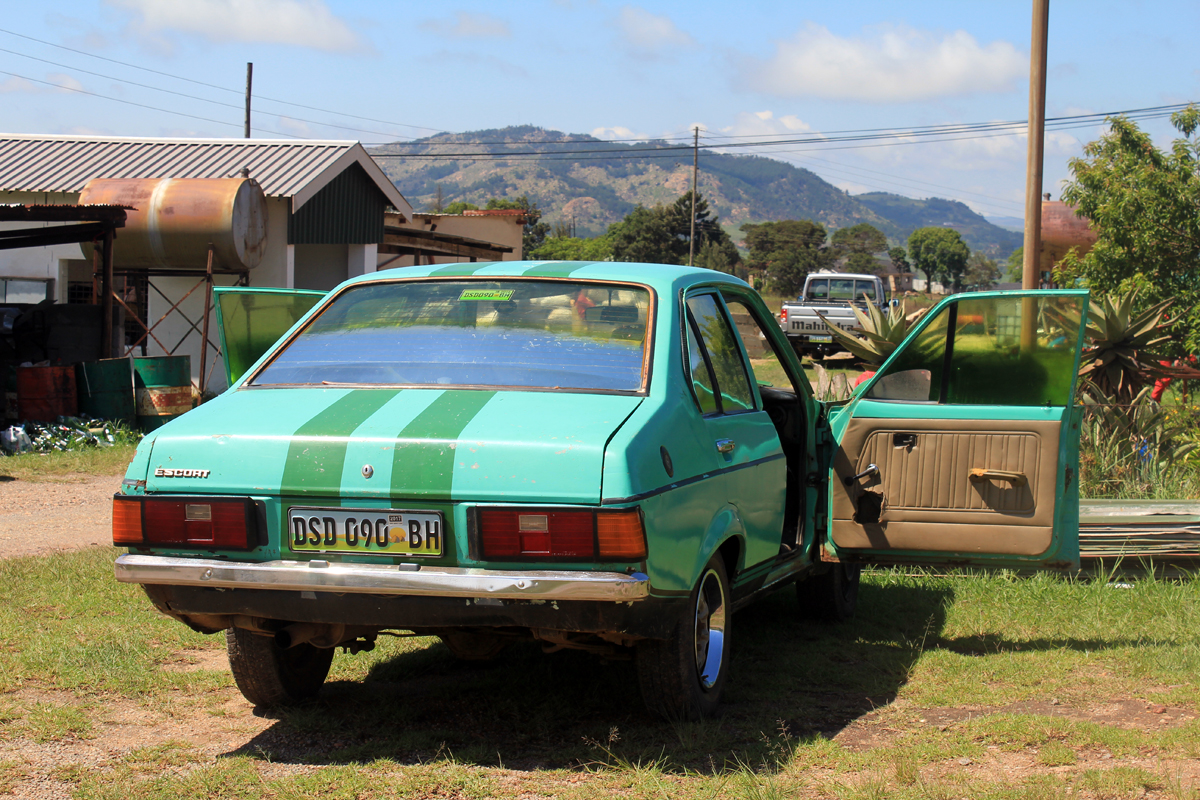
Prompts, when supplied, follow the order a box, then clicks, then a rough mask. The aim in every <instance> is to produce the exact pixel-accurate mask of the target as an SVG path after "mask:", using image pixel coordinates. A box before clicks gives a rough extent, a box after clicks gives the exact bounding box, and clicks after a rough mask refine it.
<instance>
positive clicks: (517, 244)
mask: <svg viewBox="0 0 1200 800" xmlns="http://www.w3.org/2000/svg"><path fill="white" fill-rule="evenodd" d="M524 220H525V218H524V217H521V216H516V215H479V216H474V215H472V216H465V215H458V214H413V218H412V220H411V221H409V222H408V223H407V224H404V225H401V227H405V228H416V229H418V230H425V231H428V230H435V231H437V232H438V233H448V234H451V235H453V236H465V237H467V238H469V239H478V240H480V241H484V242H491V243H492V244H499V245H504V246H506V247H511V248H512V252H511V253H505V254H504V255H503V256H501V257H500V258H498V259H497V260H499V261H520V260H521V259H522V258H524V256H523V255H522V252H521V236H522V235H523V234H524V232H525V222H524ZM465 260H466V259H463V258H459V257H457V256H435V257H434V258H433V259H432V263H434V264H453V263H455V262H457V261H465ZM379 262H380V269H392V268H394V267H411V266H413V263H414V259H413V257H412V256H400V257H399V258H396V257H395V256H391V255H386V254H381V255H380V256H379ZM421 263H422V264H429V263H431V260H430V259H429V258H428V257H423V258H422V259H421Z"/></svg>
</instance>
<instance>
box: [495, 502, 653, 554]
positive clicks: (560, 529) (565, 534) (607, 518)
mask: <svg viewBox="0 0 1200 800" xmlns="http://www.w3.org/2000/svg"><path fill="white" fill-rule="evenodd" d="M478 522H479V526H478V535H479V551H480V556H481V557H482V558H484V559H487V560H499V561H503V560H510V559H515V560H525V559H536V558H552V559H574V560H578V561H638V560H641V559H643V558H645V557H646V533H645V530H644V529H643V527H642V516H641V514H640V513H639V512H638V510H637V509H636V508H631V509H620V510H615V511H576V510H555V509H541V508H480V509H479V510H478Z"/></svg>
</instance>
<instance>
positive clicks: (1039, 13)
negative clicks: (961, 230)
mask: <svg viewBox="0 0 1200 800" xmlns="http://www.w3.org/2000/svg"><path fill="white" fill-rule="evenodd" d="M1049 27H1050V0H1033V25H1032V29H1033V30H1032V34H1031V43H1030V47H1029V133H1028V138H1029V144H1028V149H1027V150H1026V153H1025V244H1024V247H1025V251H1024V254H1025V259H1024V263H1023V264H1022V271H1021V288H1022V289H1036V288H1037V287H1038V284H1039V283H1040V279H1041V275H1040V274H1039V273H1040V270H1041V260H1042V258H1041V256H1042V252H1041V251H1042V160H1043V154H1044V148H1045V133H1046V50H1047V46H1046V42H1047V36H1048V31H1049ZM1036 346H1037V306H1036V301H1035V300H1034V299H1033V298H1031V297H1027V298H1025V299H1024V300H1022V301H1021V351H1022V352H1025V353H1029V352H1032V351H1033V349H1034V348H1035V347H1036Z"/></svg>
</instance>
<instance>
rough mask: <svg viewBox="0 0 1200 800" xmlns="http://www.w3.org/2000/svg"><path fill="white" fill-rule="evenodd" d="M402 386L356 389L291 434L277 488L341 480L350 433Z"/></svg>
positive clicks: (285, 490) (297, 489)
mask: <svg viewBox="0 0 1200 800" xmlns="http://www.w3.org/2000/svg"><path fill="white" fill-rule="evenodd" d="M400 391H403V390H399V389H397V390H387V389H355V390H352V391H349V392H347V393H346V395H345V396H344V397H342V398H340V399H338V400H337V401H335V402H334V403H333V404H332V405H330V406H329V407H328V408H326V409H325V410H324V411H321V412H320V413H319V414H317V415H316V416H314V417H313V418H312V419H310V420H309V421H308V422H306V423H304V424H303V425H301V426H300V427H299V428H298V429H297V430H296V432H295V433H294V434H292V443H291V444H290V445H289V446H288V453H287V463H286V464H285V465H284V468H283V478H282V479H281V480H280V484H279V491H280V493H281V494H283V495H304V494H312V493H313V492H324V491H328V490H329V488H330V485H331V479H332V481H333V482H338V483H340V481H341V477H342V467H343V465H344V464H345V462H346V446H347V444H348V443H349V437H350V435H351V434H353V433H354V431H355V429H356V428H358V426H359V425H361V424H362V423H363V422H365V421H366V420H367V418H369V417H370V416H371V415H372V414H374V413H375V412H376V411H378V410H379V409H380V408H382V407H383V405H384V404H385V403H387V401H389V400H391V399H392V398H393V397H395V396H396V394H397V393H398V392H400Z"/></svg>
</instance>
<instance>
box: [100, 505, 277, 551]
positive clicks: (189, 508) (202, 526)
mask: <svg viewBox="0 0 1200 800" xmlns="http://www.w3.org/2000/svg"><path fill="white" fill-rule="evenodd" d="M257 542H258V525H257V514H256V510H255V506H254V501H253V500H251V499H250V498H248V497H239V498H230V499H225V498H216V497H145V496H143V495H116V496H115V497H113V544H116V545H126V546H129V545H134V546H137V545H174V546H177V547H204V548H212V549H218V548H220V549H230V550H249V549H250V548H252V547H254V546H256V545H257Z"/></svg>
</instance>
